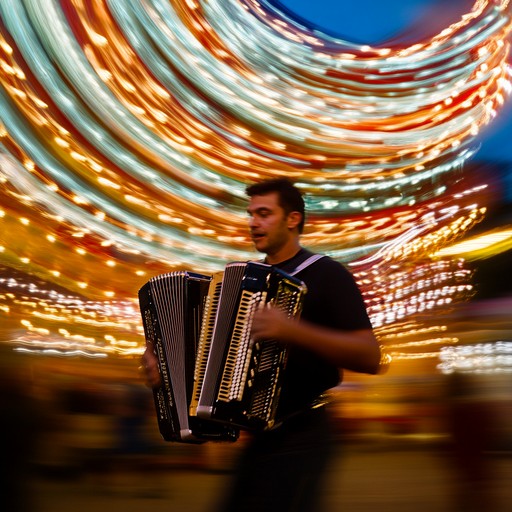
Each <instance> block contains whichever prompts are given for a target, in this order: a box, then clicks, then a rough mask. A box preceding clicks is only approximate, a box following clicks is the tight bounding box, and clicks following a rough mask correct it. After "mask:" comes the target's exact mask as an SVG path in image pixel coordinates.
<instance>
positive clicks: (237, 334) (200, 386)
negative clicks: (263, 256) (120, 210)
mask: <svg viewBox="0 0 512 512" xmlns="http://www.w3.org/2000/svg"><path fill="white" fill-rule="evenodd" d="M174 281H179V282H180V284H179V285H171V284H170V282H174ZM161 288H164V289H165V291H164V292H162V291H160V289H161ZM305 293H306V287H305V285H304V283H303V282H302V281H300V280H299V279H297V278H294V277H292V276H291V275H289V274H286V273H284V272H282V271H280V270H279V269H277V268H275V267H272V266H270V265H266V264H263V263H257V262H235V263H230V264H228V265H227V266H226V268H225V269H224V272H219V273H217V274H214V275H213V276H205V275H202V274H195V273H191V272H175V273H170V274H163V275H161V276H156V277H154V278H152V279H151V280H150V281H149V282H148V283H146V285H144V286H143V287H142V288H141V290H140V291H139V302H140V307H141V314H142V319H143V324H144V332H145V336H146V341H147V342H150V343H153V344H154V351H155V353H156V355H157V358H158V361H159V368H160V374H161V380H162V386H161V388H159V389H156V390H154V391H153V393H154V398H155V406H156V409H157V416H158V419H159V427H160V431H161V433H162V436H163V437H164V439H167V440H175V441H183V442H189V441H190V442H193V441H194V440H210V439H218V440H235V439H236V437H237V435H238V432H239V430H240V429H246V430H265V429H269V428H272V427H273V426H274V424H275V422H276V410H277V405H278V402H279V396H280V391H281V386H282V378H283V375H284V372H285V371H286V361H287V352H288V351H287V348H286V346H285V345H283V344H280V343H278V342H277V341H275V340H263V341H258V342H254V341H253V340H252V338H251V327H252V319H253V315H254V313H255V312H256V311H257V310H258V309H259V308H263V307H268V306H270V305H271V306H272V307H277V308H279V309H281V310H282V311H284V312H285V313H286V314H287V315H288V316H290V317H297V316H299V315H300V312H301V309H302V302H303V297H304V295H305ZM192 368H193V369H192ZM178 409H179V411H178ZM164 432H165V434H164Z"/></svg>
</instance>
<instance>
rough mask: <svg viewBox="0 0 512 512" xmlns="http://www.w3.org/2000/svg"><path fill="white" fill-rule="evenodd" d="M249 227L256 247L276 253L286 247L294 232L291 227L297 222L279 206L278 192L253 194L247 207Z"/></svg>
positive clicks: (265, 251)
mask: <svg viewBox="0 0 512 512" xmlns="http://www.w3.org/2000/svg"><path fill="white" fill-rule="evenodd" d="M247 213H248V214H249V229H250V232H251V238H252V241H253V243H254V247H255V248H256V250H257V251H259V252H263V253H265V254H269V255H272V254H276V253H277V252H278V251H279V250H280V249H281V248H282V247H284V246H285V245H286V244H287V243H288V242H289V241H290V239H291V238H293V237H294V236H296V235H294V233H293V231H292V229H291V227H293V225H294V224H295V223H294V222H293V221H291V220H290V215H286V213H285V211H284V209H283V208H282V207H281V206H279V196H278V193H277V192H271V193H269V194H265V195H261V196H259V195H258V196H252V197H251V198H250V201H249V207H248V208H247Z"/></svg>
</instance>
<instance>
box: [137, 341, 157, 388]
mask: <svg viewBox="0 0 512 512" xmlns="http://www.w3.org/2000/svg"><path fill="white" fill-rule="evenodd" d="M140 362H141V366H139V370H140V371H141V372H142V374H143V375H144V378H145V380H146V386H148V387H150V388H157V387H158V386H160V385H161V384H162V381H161V379H160V372H159V371H158V360H157V358H156V356H155V354H154V353H153V350H151V348H150V347H146V350H145V351H144V354H143V355H142V358H141V361H140Z"/></svg>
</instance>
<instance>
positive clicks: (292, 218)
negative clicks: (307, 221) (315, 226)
mask: <svg viewBox="0 0 512 512" xmlns="http://www.w3.org/2000/svg"><path fill="white" fill-rule="evenodd" d="M301 220H302V214H301V213H300V212H290V213H289V214H288V229H294V228H296V227H298V225H299V224H300V221H301Z"/></svg>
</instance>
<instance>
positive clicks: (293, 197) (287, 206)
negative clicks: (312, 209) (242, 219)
mask: <svg viewBox="0 0 512 512" xmlns="http://www.w3.org/2000/svg"><path fill="white" fill-rule="evenodd" d="M245 192H246V194H247V195H248V196H249V197H252V196H264V195H266V194H271V193H272V192H277V196H278V203H279V206H280V207H281V208H282V209H283V210H284V211H285V213H286V215H288V214H290V213H291V212H299V213H300V214H301V216H302V219H301V221H300V222H299V224H298V226H297V227H298V228H299V233H302V231H303V229H304V222H305V220H306V209H305V206H304V198H303V197H302V194H301V192H300V190H299V189H298V188H297V187H296V186H295V185H294V184H293V183H292V182H291V181H290V180H289V179H287V178H274V179H268V180H263V181H259V182H257V183H253V184H252V185H249V186H248V187H247V188H246V190H245Z"/></svg>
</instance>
